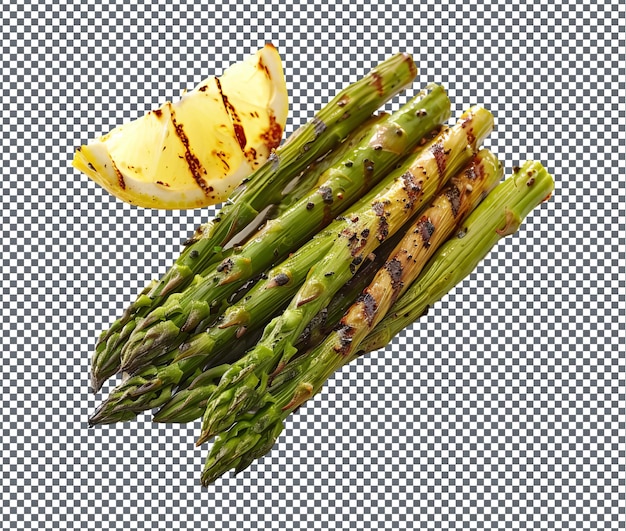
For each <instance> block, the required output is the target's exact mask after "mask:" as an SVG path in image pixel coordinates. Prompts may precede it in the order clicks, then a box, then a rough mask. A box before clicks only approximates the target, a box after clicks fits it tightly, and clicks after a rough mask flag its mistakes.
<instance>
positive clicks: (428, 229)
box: [415, 216, 435, 247]
mask: <svg viewBox="0 0 626 531" xmlns="http://www.w3.org/2000/svg"><path fill="white" fill-rule="evenodd" d="M434 232H435V226H434V225H433V224H432V222H431V221H430V219H428V218H427V217H426V216H422V218H421V219H420V220H419V222H418V223H417V227H416V229H415V233H416V234H419V235H420V236H421V237H422V241H423V242H424V247H430V238H431V236H432V235H433V233H434Z"/></svg>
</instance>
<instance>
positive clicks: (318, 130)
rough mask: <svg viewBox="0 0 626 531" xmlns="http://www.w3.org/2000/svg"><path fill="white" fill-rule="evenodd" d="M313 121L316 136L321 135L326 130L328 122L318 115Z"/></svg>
mask: <svg viewBox="0 0 626 531" xmlns="http://www.w3.org/2000/svg"><path fill="white" fill-rule="evenodd" d="M311 123H312V124H313V131H314V132H315V136H316V137H318V136H320V135H321V134H322V133H323V132H324V131H326V124H325V123H324V121H323V120H320V119H319V118H318V117H317V116H316V117H315V118H313V120H312V121H311Z"/></svg>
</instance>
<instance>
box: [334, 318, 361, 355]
mask: <svg viewBox="0 0 626 531" xmlns="http://www.w3.org/2000/svg"><path fill="white" fill-rule="evenodd" d="M355 332H356V329H355V328H354V327H353V326H350V325H348V324H345V323H340V324H339V328H338V329H337V335H338V336H339V345H337V346H336V347H335V352H338V353H340V354H342V355H343V356H345V355H347V354H348V352H349V350H350V345H351V344H352V338H353V337H354V334H355Z"/></svg>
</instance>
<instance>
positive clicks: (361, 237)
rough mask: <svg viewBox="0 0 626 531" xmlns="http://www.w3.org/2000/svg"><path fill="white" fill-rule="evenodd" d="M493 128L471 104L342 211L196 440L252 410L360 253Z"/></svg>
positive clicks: (225, 385)
mask: <svg viewBox="0 0 626 531" xmlns="http://www.w3.org/2000/svg"><path fill="white" fill-rule="evenodd" d="M492 127H493V116H492V115H491V113H490V112H489V111H487V110H486V109H484V108H482V107H474V108H472V109H470V110H469V111H467V112H466V113H464V114H463V116H462V117H461V119H460V120H459V122H458V123H457V124H456V125H455V126H454V127H453V128H452V129H449V130H447V131H445V132H443V133H441V135H439V136H438V137H437V138H436V139H435V140H434V141H433V144H432V146H430V148H429V149H426V150H423V151H421V152H420V153H419V154H418V155H417V156H416V157H411V158H409V160H408V161H407V162H405V163H404V164H403V165H402V166H401V167H400V168H398V169H397V170H396V171H395V172H393V173H392V175H391V176H390V177H389V179H390V180H391V179H392V180H391V184H389V186H388V187H386V189H385V190H383V191H382V192H381V193H380V194H378V195H377V196H376V197H375V198H374V200H373V201H372V202H371V204H367V205H365V207H364V208H361V209H357V210H353V211H352V212H351V213H350V214H348V215H346V216H345V219H344V221H343V223H342V226H341V227H340V230H339V231H338V234H337V238H336V240H335V242H334V243H333V246H332V248H331V249H330V251H329V252H328V253H326V254H325V255H324V256H323V257H322V258H321V260H320V262H319V263H318V264H316V265H315V266H314V267H313V268H312V269H311V271H310V272H309V274H308V277H307V280H306V282H305V283H304V284H303V285H302V287H301V288H300V290H299V291H298V293H297V294H296V296H295V297H294V298H293V300H292V301H291V303H290V304H289V306H288V307H287V309H286V310H285V312H283V313H282V314H281V315H279V316H278V317H276V318H275V319H274V321H272V323H270V325H269V326H268V328H267V329H266V331H265V333H264V335H263V337H262V338H261V341H260V342H259V343H258V344H257V345H256V347H255V348H254V349H252V350H251V351H250V352H249V353H248V354H246V356H244V357H243V358H242V359H241V360H239V361H238V362H236V363H235V364H233V366H232V367H231V369H229V370H228V371H227V372H226V373H225V374H224V376H223V377H222V380H221V381H220V384H219V386H218V388H217V390H216V391H215V393H214V395H213V396H212V397H211V398H210V399H209V401H208V403H207V408H206V412H205V415H204V418H203V426H202V433H201V434H200V437H199V439H198V441H197V444H201V443H202V442H204V441H207V440H208V439H209V438H211V437H213V436H214V435H216V434H217V433H219V432H221V431H224V430H226V429H228V428H229V427H230V426H231V425H232V424H233V423H234V422H236V420H237V419H238V418H239V417H240V416H241V415H242V414H245V412H246V411H248V410H250V409H254V408H257V407H259V404H258V401H259V400H262V399H263V397H264V394H265V390H266V388H267V385H268V382H269V380H270V378H271V376H272V374H275V373H278V372H280V370H281V369H282V368H283V367H284V365H285V364H286V363H288V362H289V360H290V359H291V358H292V357H293V355H294V354H295V353H296V352H297V349H296V347H295V344H296V341H297V339H298V338H299V337H300V335H301V334H302V332H303V331H304V329H305V327H306V326H307V324H308V323H309V322H310V321H311V319H312V318H313V317H314V316H315V315H316V314H317V313H318V312H319V311H320V310H321V309H322V308H325V307H326V306H327V305H328V303H329V302H330V300H331V299H332V297H333V296H334V295H335V293H336V292H337V291H338V290H339V289H340V288H341V286H343V285H344V284H345V283H346V282H348V281H349V280H350V278H351V277H352V276H353V275H354V274H355V273H356V271H357V270H358V269H359V266H360V265H361V263H362V262H363V260H364V258H365V257H366V256H368V255H369V254H370V253H371V252H372V251H374V250H375V249H376V248H377V247H378V246H379V245H380V243H381V242H382V241H384V240H386V239H387V237H388V236H390V235H393V234H395V233H396V232H397V231H398V229H399V228H400V227H401V226H402V225H403V224H404V223H405V221H406V220H407V219H408V218H410V217H411V216H412V215H413V214H414V213H415V212H416V211H417V210H419V208H420V207H421V205H422V203H423V202H425V201H428V200H429V199H430V198H431V197H432V196H433V195H434V194H435V192H436V191H437V189H439V188H440V187H441V186H442V185H443V184H444V183H445V182H446V181H447V180H448V178H449V177H451V176H452V175H454V174H455V173H456V172H457V171H458V170H459V169H460V168H461V167H462V166H463V165H464V164H466V163H467V161H468V160H470V159H471V157H472V156H473V154H474V153H475V151H476V149H477V147H478V146H479V145H480V143H481V142H482V141H483V140H484V138H485V137H486V136H487V135H488V134H489V132H490V131H491V129H492ZM481 167H482V166H481ZM468 186H469V185H468ZM463 197H464V196H463ZM459 201H461V199H460V198H458V197H457V202H459ZM459 208H460V207H459ZM425 223H426V222H425ZM431 226H432V224H428V223H426V225H425V226H424V228H423V230H424V231H426V232H428V231H429V230H430V227H431Z"/></svg>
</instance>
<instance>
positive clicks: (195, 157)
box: [73, 44, 288, 209]
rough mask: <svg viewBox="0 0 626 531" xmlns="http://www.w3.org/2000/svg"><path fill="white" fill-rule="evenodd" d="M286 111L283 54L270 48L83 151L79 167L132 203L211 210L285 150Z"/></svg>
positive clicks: (76, 163) (76, 160) (77, 155)
mask: <svg viewBox="0 0 626 531" xmlns="http://www.w3.org/2000/svg"><path fill="white" fill-rule="evenodd" d="M287 111H288V99H287V86H286V83H285V77H284V73H283V68H282V63H281V60H280V56H279V55H278V52H277V50H276V48H274V46H272V45H271V44H267V45H265V47H263V48H262V49H260V50H259V51H258V52H256V54H254V55H251V56H250V57H248V58H246V59H245V60H244V61H242V62H240V63H235V64H233V65H231V66H230V67H228V68H227V69H226V70H225V71H224V73H223V74H222V76H221V77H219V78H218V77H210V78H207V79H205V80H204V81H202V82H201V83H200V84H199V85H198V86H196V87H195V88H194V89H193V90H191V91H189V92H186V93H184V94H183V95H182V96H181V98H180V100H178V101H176V102H174V103H171V102H169V101H168V102H166V103H165V104H163V105H162V106H161V107H160V108H159V109H156V110H153V111H150V112H148V113H147V114H145V115H144V116H142V117H140V118H138V119H137V120H134V121H132V122H129V123H126V124H124V125H121V126H119V127H117V128H115V129H113V130H112V131H111V132H110V133H108V134H106V135H104V136H102V137H100V138H98V139H96V140H94V141H92V142H90V143H89V144H87V145H85V146H81V147H80V148H78V150H77V151H76V153H75V155H74V160H73V165H74V167H75V168H77V169H78V170H80V171H82V172H84V173H85V174H86V175H88V176H89V177H90V178H91V179H93V180H94V181H95V182H97V183H98V184H99V185H100V186H102V187H103V188H105V189H106V190H108V191H109V192H110V193H111V194H113V195H114V196H115V197H117V198H119V199H121V200H123V201H126V202H127V203H131V204H133V205H138V206H141V207H146V208H161V209H187V208H199V207H203V206H207V205H212V204H215V203H219V202H221V201H223V200H224V199H226V198H227V197H228V195H229V194H230V193H231V192H232V191H233V190H234V189H235V188H236V187H237V186H238V185H239V184H240V183H241V181H243V180H244V179H245V178H246V177H247V176H248V175H250V174H251V173H252V172H253V171H254V170H255V169H256V168H257V167H258V166H260V165H261V164H262V163H263V162H265V160H267V158H268V157H269V155H270V153H271V151H272V149H274V148H276V147H277V146H278V145H279V144H280V141H281V138H282V135H283V130H284V128H285V123H286V121H287Z"/></svg>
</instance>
